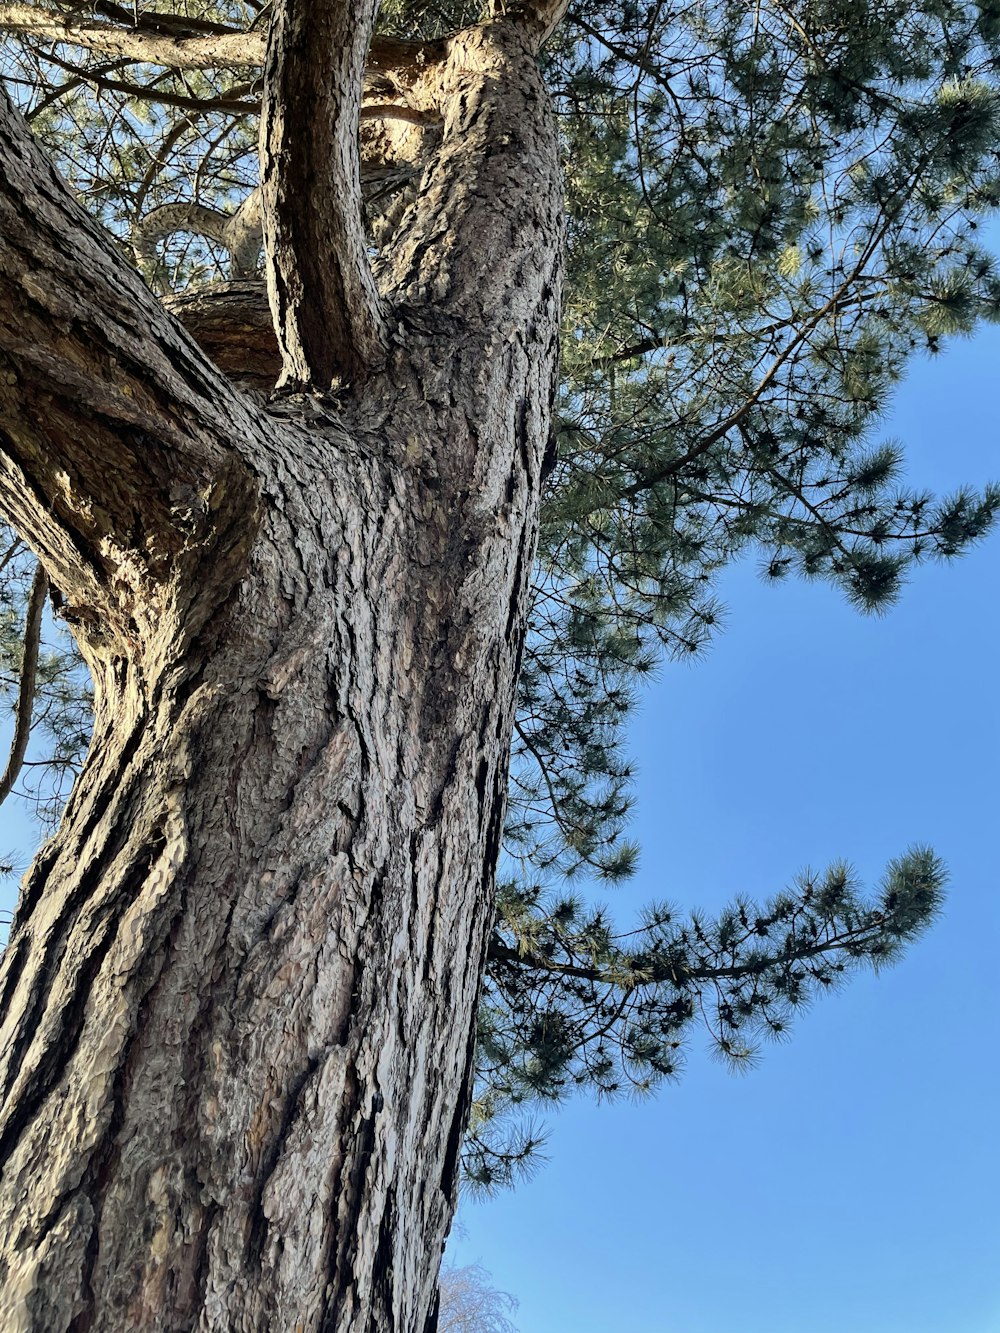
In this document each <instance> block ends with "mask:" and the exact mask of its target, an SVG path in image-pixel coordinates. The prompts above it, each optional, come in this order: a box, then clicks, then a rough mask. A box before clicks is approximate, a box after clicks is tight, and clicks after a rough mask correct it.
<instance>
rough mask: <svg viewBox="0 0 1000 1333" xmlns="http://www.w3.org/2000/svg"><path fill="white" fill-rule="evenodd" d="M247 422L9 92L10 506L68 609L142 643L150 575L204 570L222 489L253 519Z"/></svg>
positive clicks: (6, 495)
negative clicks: (190, 567) (138, 629)
mask: <svg viewBox="0 0 1000 1333" xmlns="http://www.w3.org/2000/svg"><path fill="white" fill-rule="evenodd" d="M250 410H251V409H250V408H249V406H248V405H247V404H246V403H245V402H244V401H243V400H241V399H240V398H239V397H238V396H237V395H236V393H235V391H234V390H232V388H231V387H230V386H229V384H228V383H227V381H226V380H225V379H224V377H223V376H222V375H221V374H219V373H218V372H217V371H216V370H215V368H214V367H213V366H212V365H211V364H210V363H209V362H208V361H207V360H206V359H205V358H204V357H203V356H202V354H201V353H200V351H199V349H198V348H197V347H196V346H195V344H194V343H192V342H191V341H190V339H188V337H187V336H186V335H185V333H184V332H183V330H182V329H181V327H180V326H179V325H178V324H177V323H176V321H174V320H173V319H172V318H171V317H170V316H169V315H168V314H167V313H166V311H164V309H163V308H162V306H161V305H160V303H159V302H158V301H157V300H156V298H155V297H154V296H153V294H152V293H151V292H150V291H149V289H148V288H147V287H146V285H145V284H144V283H143V281H142V279H141V278H140V277H139V275H138V273H137V272H136V271H135V270H134V269H133V268H132V266H131V265H130V264H128V263H127V262H126V261H125V259H124V258H123V256H122V255H121V254H120V252H119V251H118V249H117V247H116V245H115V242H114V240H113V239H112V238H111V237H110V236H109V235H108V234H107V233H106V232H105V231H104V230H103V228H102V227H100V225H99V224H98V223H97V222H96V221H94V220H93V219H92V218H91V217H90V216H89V215H88V214H87V213H86V211H85V210H84V209H83V208H82V207H81V206H80V205H79V204H78V203H77V202H76V200H75V199H74V198H73V197H72V195H71V193H70V191H69V190H68V188H67V187H66V185H65V183H64V182H63V181H62V180H61V178H60V177H59V176H58V174H57V173H56V171H55V170H54V168H53V167H52V166H51V164H50V163H49V162H48V160H47V159H46V158H45V156H44V155H43V154H42V153H41V152H40V151H39V149H38V148H37V146H36V145H35V143H34V141H33V140H32V138H31V135H30V132H29V131H28V129H27V127H26V126H25V124H24V121H23V119H22V118H21V117H20V116H19V115H18V114H17V113H16V112H15V111H14V110H13V109H12V108H11V106H10V103H9V100H8V99H7V97H6V95H5V94H0V505H2V508H3V509H4V511H5V512H6V514H7V515H8V517H9V518H10V520H11V522H12V523H13V525H14V526H15V527H16V529H17V530H18V531H19V532H20V533H21V534H23V535H24V536H25V537H26V538H27V539H28V540H29V541H30V542H31V544H32V546H34V548H35V549H36V550H37V551H39V552H40V553H41V554H42V555H43V556H44V559H45V563H46V566H47V568H48V570H49V572H50V574H51V575H52V576H53V577H54V578H55V579H56V581H57V583H58V586H59V588H60V590H61V591H62V592H63V594H64V595H65V597H66V600H67V605H68V607H69V608H70V610H72V608H73V606H74V604H76V605H83V606H86V607H90V608H91V610H92V614H96V615H98V616H99V618H100V620H101V621H102V622H103V623H104V624H105V625H106V627H107V632H108V634H109V635H110V636H111V637H112V638H113V637H115V636H116V634H117V633H118V632H121V633H123V634H129V633H132V634H134V632H135V626H134V625H133V627H132V630H129V629H128V620H129V617H130V616H131V615H132V614H133V613H134V614H136V615H145V613H143V612H142V609H141V607H142V603H143V598H142V597H138V598H137V596H136V593H137V590H138V588H139V587H141V586H142V585H143V583H144V576H148V577H150V578H152V579H154V580H155V581H157V582H159V581H164V580H166V579H168V578H169V577H170V576H171V572H172V571H173V570H174V569H175V567H176V561H177V559H178V556H179V554H180V553H181V552H188V553H189V554H188V555H187V556H186V557H185V558H186V559H194V558H195V557H194V552H195V550H196V549H199V546H198V544H199V542H200V541H201V540H202V539H203V538H202V534H203V533H204V532H205V531H207V530H208V529H209V528H214V527H215V526H217V525H218V524H219V521H220V519H221V515H220V513H219V510H218V508H215V509H214V510H213V506H219V505H222V504H223V494H222V491H224V492H225V497H224V503H225V507H226V510H227V511H228V507H229V505H230V504H233V505H241V506H242V508H243V510H244V520H245V512H246V510H248V509H249V510H250V511H251V512H252V507H253V502H252V500H251V492H250V490H249V487H250V485H251V483H250V481H249V478H248V477H247V476H245V475H244V473H243V471H242V465H241V464H239V463H238V462H236V455H235V453H234V451H233V449H232V447H231V444H230V441H231V440H232V439H233V438H234V432H245V431H252V430H253V429H254V428H255V427H254V426H253V425H252V424H251V423H250V422H248V421H247V414H248V413H249V412H250ZM234 422H238V423H239V424H238V425H234ZM220 488H221V490H220ZM146 601H147V602H148V603H149V604H150V611H149V613H150V614H159V613H157V612H154V611H153V610H152V607H153V606H154V605H155V604H156V602H157V599H156V598H146ZM161 612H162V608H161Z"/></svg>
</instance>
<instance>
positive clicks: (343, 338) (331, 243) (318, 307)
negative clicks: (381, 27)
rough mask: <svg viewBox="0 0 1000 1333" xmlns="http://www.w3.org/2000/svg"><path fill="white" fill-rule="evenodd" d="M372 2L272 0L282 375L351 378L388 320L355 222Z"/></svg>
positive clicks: (275, 291)
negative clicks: (359, 135)
mask: <svg viewBox="0 0 1000 1333" xmlns="http://www.w3.org/2000/svg"><path fill="white" fill-rule="evenodd" d="M377 12H378V0H364V3H362V4H357V5H353V4H351V3H349V2H348V0H315V2H314V3H312V4H307V3H306V2H305V0H275V8H274V14H273V17H272V19H271V32H270V37H269V41H268V48H267V63H266V65H265V70H264V104H263V107H262V111H261V138H260V178H261V189H262V192H263V200H264V252H265V257H266V264H267V287H268V297H269V299H270V302H271V310H272V312H273V315H274V323H275V329H276V331H277V335H278V343H279V346H280V348H281V356H282V364H283V367H284V368H283V371H282V377H281V383H282V384H285V385H303V384H313V385H317V386H320V387H324V388H325V387H328V386H329V385H330V384H331V383H332V382H333V381H334V380H337V379H341V378H343V379H348V380H353V379H358V378H360V377H361V376H363V375H364V373H365V371H366V370H367V369H369V368H371V367H373V366H376V365H378V364H379V362H380V361H381V360H382V358H383V356H384V354H385V346H386V339H387V334H386V326H385V314H384V311H383V306H382V301H381V298H380V296H379V294H378V289H377V288H376V286H375V279H374V277H373V276H372V271H371V265H370V263H369V261H368V252H367V245H366V242H365V235H364V230H363V226H362V199H361V161H360V153H359V149H358V125H359V118H360V113H361V90H362V84H363V82H364V72H365V60H366V57H367V55H368V46H369V41H370V39H371V33H372V28H373V26H374V23H375V16H376V14H377Z"/></svg>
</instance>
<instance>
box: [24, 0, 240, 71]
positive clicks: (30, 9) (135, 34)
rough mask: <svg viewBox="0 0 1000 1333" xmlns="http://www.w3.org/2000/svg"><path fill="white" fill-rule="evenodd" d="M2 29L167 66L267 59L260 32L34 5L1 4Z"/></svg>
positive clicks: (206, 66) (211, 65) (212, 66)
mask: <svg viewBox="0 0 1000 1333" xmlns="http://www.w3.org/2000/svg"><path fill="white" fill-rule="evenodd" d="M0 30H2V31H4V32H10V33H16V34H17V35H19V36H22V37H37V38H42V39H43V40H46V41H51V42H67V43H69V44H70V45H72V46H79V47H82V48H83V50H85V51H91V52H93V53H94V54H95V55H101V56H110V57H112V58H116V57H120V56H122V57H125V58H126V59H129V60H138V61H142V62H143V63H144V64H149V65H165V66H166V67H167V68H169V69H215V68H218V67H220V66H221V67H225V68H231V69H241V68H254V67H257V66H260V65H262V64H263V63H264V34H263V33H262V32H229V33H214V34H212V35H210V36H200V35H199V36H190V37H187V36H185V37H181V36H171V35H169V34H168V33H164V32H158V31H149V32H144V31H142V29H141V27H140V28H138V29H137V28H134V27H132V28H128V29H125V28H118V27H115V25H114V24H112V23H97V22H94V21H93V20H92V19H84V18H75V17H73V16H72V15H69V14H62V13H60V12H59V11H58V10H53V9H41V8H39V7H37V6H36V5H0Z"/></svg>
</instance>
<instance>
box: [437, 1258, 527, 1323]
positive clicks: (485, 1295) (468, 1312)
mask: <svg viewBox="0 0 1000 1333" xmlns="http://www.w3.org/2000/svg"><path fill="white" fill-rule="evenodd" d="M440 1282H441V1308H440V1310H439V1313H438V1333H517V1327H516V1325H514V1324H513V1323H511V1321H510V1319H509V1318H508V1317H507V1316H508V1315H509V1314H511V1313H512V1312H513V1311H514V1310H516V1309H517V1301H516V1300H515V1299H514V1297H513V1296H509V1295H508V1294H507V1293H506V1292H505V1291H497V1290H496V1289H495V1288H494V1287H492V1286H491V1285H490V1275H489V1273H487V1271H486V1270H485V1269H484V1268H481V1267H480V1266H479V1264H469V1265H468V1266H467V1267H465V1268H453V1267H451V1266H450V1265H448V1264H445V1266H444V1267H443V1268H442V1270H441V1279H440Z"/></svg>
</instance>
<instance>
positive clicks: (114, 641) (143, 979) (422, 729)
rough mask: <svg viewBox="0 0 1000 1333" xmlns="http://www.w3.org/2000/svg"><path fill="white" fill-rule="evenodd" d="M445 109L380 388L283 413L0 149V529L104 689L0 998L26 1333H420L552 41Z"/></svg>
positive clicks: (552, 166) (550, 350)
mask: <svg viewBox="0 0 1000 1333" xmlns="http://www.w3.org/2000/svg"><path fill="white" fill-rule="evenodd" d="M434 80H435V96H436V97H437V99H438V100H439V104H440V110H441V114H442V116H443V121H444V130H443V138H442V143H441V148H440V151H439V152H438V154H437V156H436V158H435V160H434V162H433V163H432V164H431V166H430V167H429V168H428V170H427V171H426V173H425V176H424V179H423V182H422V185H421V187H420V189H419V191H417V194H416V198H415V201H414V203H413V204H412V205H411V207H410V210H409V213H408V214H407V217H406V218H405V219H404V222H403V225H402V228H401V230H400V232H399V233H398V235H397V240H396V244H395V245H394V247H393V248H392V251H391V252H390V253H389V254H388V255H387V256H386V257H384V259H383V260H382V262H381V269H380V272H379V274H378V279H379V284H380V287H381V291H382V293H383V296H384V297H385V298H386V299H388V300H390V301H391V303H392V309H393V311H394V314H393V320H394V324H393V327H394V328H395V329H397V330H398V332H397V333H396V334H395V335H394V341H393V343H392V345H391V347H390V348H389V352H388V357H387V360H386V362H385V365H384V367H383V368H382V369H381V370H379V371H378V372H377V373H375V374H373V375H371V376H370V377H369V378H368V379H367V380H366V381H365V382H364V384H363V385H361V386H359V387H355V388H354V389H352V390H350V391H347V390H345V391H342V392H341V393H339V394H337V395H333V394H315V393H307V394H301V395H290V396H285V397H283V398H281V399H278V400H276V401H275V402H274V403H272V404H271V405H270V406H268V407H264V406H261V405H259V402H258V400H256V399H252V398H250V397H244V396H242V395H241V394H240V392H239V391H238V390H237V389H235V388H234V387H233V386H232V385H231V384H229V383H228V382H227V381H226V380H225V379H224V378H223V377H222V375H221V374H220V373H219V372H218V371H217V370H216V369H215V368H214V367H212V366H211V365H210V364H209V362H208V361H207V360H206V359H205V358H204V356H203V354H202V353H201V351H200V350H199V348H198V347H197V346H196V345H195V344H194V343H193V342H191V341H190V340H189V338H188V337H187V335H186V334H185V333H184V331H183V330H182V329H181V328H180V326H179V325H178V324H177V322H176V321H175V320H174V319H173V318H172V317H171V316H170V315H169V313H167V312H165V311H164V310H162V308H161V307H159V305H158V303H157V302H156V301H155V300H154V299H153V298H152V297H151V295H150V294H149V293H148V292H147V291H146V290H145V288H144V287H143V286H142V284H141V282H140V281H139V279H138V278H137V277H136V276H135V275H134V274H132V273H131V272H129V271H128V270H127V269H126V268H125V267H124V266H123V262H122V261H121V259H120V258H119V256H118V255H117V253H116V252H115V250H114V249H113V247H112V246H111V245H110V244H109V243H108V241H107V240H106V239H105V238H104V237H103V235H102V234H101V233H100V231H99V229H98V228H97V227H96V226H95V225H94V224H92V223H90V222H89V221H88V220H87V219H86V218H85V216H84V215H83V214H82V213H81V212H80V210H79V209H77V207H76V206H75V204H73V202H72V201H71V200H70V199H69V197H68V195H67V193H66V191H65V189H64V187H63V186H62V185H61V183H60V182H59V181H58V179H57V178H56V177H55V175H54V173H52V172H51V170H50V169H49V168H48V167H47V166H46V165H45V164H44V162H43V161H42V159H41V158H40V156H39V154H38V153H37V151H36V150H35V149H34V148H33V147H32V146H31V144H30V141H29V139H28V136H27V134H26V132H25V131H24V130H23V128H22V127H21V126H20V125H19V124H18V123H17V122H16V118H14V117H12V116H11V115H10V114H9V113H6V112H5V113H4V117H3V118H4V120H5V121H6V122H8V123H7V124H5V126H4V133H3V137H2V144H3V147H2V148H0V167H2V170H0V446H2V451H0V458H2V462H0V502H2V504H3V506H4V508H5V510H6V511H7V512H8V513H9V514H10V516H11V518H12V519H13V521H14V522H15V523H16V524H17V526H18V528H19V530H20V531H21V532H23V533H24V534H25V535H26V536H27V537H28V539H29V540H30V541H31V542H32V544H33V545H34V546H35V548H36V550H38V552H39V553H40V555H41V556H42V558H43V561H44V563H45V565H46V567H47V569H48V571H49V574H50V576H51V577H52V580H53V582H54V584H55V586H56V587H57V588H58V589H59V591H60V595H61V598H62V603H63V606H64V608H65V614H66V615H67V617H68V618H69V619H70V620H71V621H72V622H73V623H74V624H75V625H76V627H77V632H78V635H79V638H80V642H81V644H82V646H83V649H84V651H85V653H86V655H87V658H88V661H89V662H90V664H91V667H92V669H93V672H94V677H95V683H96V688H97V704H96V725H95V739H94V745H93V748H92V750H91V754H90V757H89V759H88V761H87V765H86V770H85V772H84V775H83V777H82V779H81V781H80V783H79V784H78V786H77V788H76V790H75V792H74V795H73V797H72V798H71V801H70V804H69V807H68V809H67V812H66V815H65V818H64V820H63V824H62V827H61V829H60V831H59V834H58V835H57V836H56V838H54V839H53V840H52V841H51V842H50V843H49V844H48V845H47V846H46V847H45V848H44V849H43V851H42V853H41V854H40V856H39V858H38V860H37V861H36V863H35V865H34V867H33V869H32V871H31V872H30V874H29V876H28V878H27V880H26V883H25V887H24V890H23V893H22V899H21V902H20V905H19V908H18V913H17V917H16V921H15V924H14V927H13V929H12V933H11V939H10V944H9V946H8V949H7V951H6V954H5V955H4V958H3V962H2V968H0V1021H2V1031H0V1086H2V1089H3V1105H2V1112H0V1166H2V1178H0V1236H2V1237H3V1238H4V1239H3V1249H2V1259H0V1289H2V1296H0V1327H2V1328H3V1329H4V1330H5V1333H28V1331H29V1330H30V1331H31V1333H69V1330H73V1333H82V1331H83V1330H93V1331H94V1333H118V1330H122V1331H124V1330H130V1331H131V1330H157V1331H161V1330H164V1331H165V1330H175V1331H176V1333H181V1331H182V1330H184V1331H185V1333H187V1331H188V1330H192V1329H199V1330H213V1331H214V1333H219V1331H220V1330H230V1329H232V1330H260V1331H261V1333H263V1331H264V1330H269V1331H275V1330H280V1331H284V1330H293V1329H296V1330H297V1329H301V1330H320V1329H322V1330H336V1333H360V1331H361V1330H367V1331H371V1333H375V1331H376V1330H377V1331H378V1333H383V1331H385V1333H389V1331H390V1330H391V1331H392V1333H401V1331H403V1330H406V1331H407V1333H423V1330H424V1329H425V1327H426V1326H427V1320H428V1315H429V1311H430V1309H431V1306H432V1295H433V1291H434V1285H435V1279H436V1272H437V1264H438V1259H439V1256H440V1252H441V1247H442V1244H443V1240H444V1237H445V1235H446V1232H447V1228H448V1226H449V1223H450V1218H451V1214H452V1210H453V1205H454V1190H455V1180H456V1166H457V1157H458V1151H459V1146H460V1142H461V1138H462V1132H463V1124H464V1115H465V1104H466V1098H467V1091H468V1081H469V1076H470V1058H471V1051H472V1039H473V1032H474V1015H475V1009H476V1003H477V996H478V988H479V983H480V975H481V968H482V962H483V954H484V941H485V935H486V931H487V928H488V925H489V922H490V919H491V913H492V889H493V874H494V867H495V862H496V856H497V845H498V839H499V834H500V828H501V822H502V814H503V803H504V790H505V784H506V769H507V754H508V740H509V734H510V728H511V721H512V709H513V701H514V692H515V683H516V678H517V671H518V661H519V654H520V649H521V642H522V636H523V630H524V614H525V598H526V588H527V585H528V580H529V575H530V570H531V562H532V553H533V544H534V540H535V528H536V515H537V508H538V499H539V492H540V486H541V476H540V470H541V459H542V455H543V452H544V448H545V444H546V440H547V436H548V430H549V415H550V408H551V396H552V391H553V383H554V375H555V369H556V337H557V328H558V293H559V282H560V278H559V263H560V258H559V256H560V240H561V236H560V232H561V203H560V196H559V183H558V171H557V146H556V138H555V131H554V128H553V124H552V120H551V116H550V113H549V109H548V105H547V99H546V96H545V93H544V89H543V87H542V84H541V80H540V78H539V76H538V73H537V71H536V69H535V65H534V61H533V58H532V45H531V43H530V42H529V41H528V40H527V39H526V38H525V37H524V36H523V35H522V34H520V33H519V32H518V31H517V30H516V29H512V28H510V27H508V26H505V25H503V24H499V25H492V26H489V27H487V28H485V29H475V30H472V31H470V32H468V33H465V34H460V35H459V36H458V37H456V38H453V39H452V40H451V41H450V43H449V46H448V51H447V58H446V59H445V60H443V61H442V62H441V64H440V65H439V66H438V67H437V68H436V69H435V72H434ZM485 240H488V242H489V243H488V244H484V243H483V242H484V241H485Z"/></svg>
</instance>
